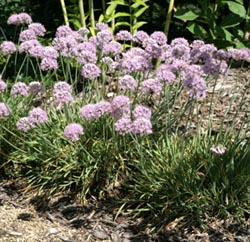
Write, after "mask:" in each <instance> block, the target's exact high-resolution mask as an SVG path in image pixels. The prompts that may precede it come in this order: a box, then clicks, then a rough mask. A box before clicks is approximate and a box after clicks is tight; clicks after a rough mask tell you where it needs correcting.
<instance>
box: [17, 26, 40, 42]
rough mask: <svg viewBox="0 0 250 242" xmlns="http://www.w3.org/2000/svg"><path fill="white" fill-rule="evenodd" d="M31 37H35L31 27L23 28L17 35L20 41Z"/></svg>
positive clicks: (31, 38)
mask: <svg viewBox="0 0 250 242" xmlns="http://www.w3.org/2000/svg"><path fill="white" fill-rule="evenodd" d="M33 39H36V34H35V32H34V31H33V30H32V29H25V30H23V31H22V32H21V33H20V35H19V41H20V42H25V41H28V40H33Z"/></svg>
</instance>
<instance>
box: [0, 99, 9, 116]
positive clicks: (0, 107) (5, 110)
mask: <svg viewBox="0 0 250 242" xmlns="http://www.w3.org/2000/svg"><path fill="white" fill-rule="evenodd" d="M10 114H11V110H10V108H9V107H8V106H7V105H6V104H5V103H0V119H1V118H4V117H7V116H9V115H10Z"/></svg>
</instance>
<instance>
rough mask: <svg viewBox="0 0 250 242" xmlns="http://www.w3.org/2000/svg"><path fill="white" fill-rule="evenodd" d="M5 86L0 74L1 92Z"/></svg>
mask: <svg viewBox="0 0 250 242" xmlns="http://www.w3.org/2000/svg"><path fill="white" fill-rule="evenodd" d="M6 87H7V84H6V83H5V82H4V81H3V80H2V79H1V76H0V93H1V92H3V91H4V90H5V89H6Z"/></svg>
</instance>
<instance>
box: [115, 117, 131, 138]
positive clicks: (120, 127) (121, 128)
mask: <svg viewBox="0 0 250 242" xmlns="http://www.w3.org/2000/svg"><path fill="white" fill-rule="evenodd" d="M114 129H115V131H116V132H118V133H119V134H121V135H125V134H128V133H130V132H131V131H132V120H131V119H130V118H121V119H118V120H117V121H116V122H115V124H114Z"/></svg>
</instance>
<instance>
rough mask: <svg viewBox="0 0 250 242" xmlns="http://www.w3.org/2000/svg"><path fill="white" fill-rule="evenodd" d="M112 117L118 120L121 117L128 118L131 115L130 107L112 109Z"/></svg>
mask: <svg viewBox="0 0 250 242" xmlns="http://www.w3.org/2000/svg"><path fill="white" fill-rule="evenodd" d="M112 117H113V119H115V120H119V119H121V118H130V117H131V110H130V107H122V108H117V109H112Z"/></svg>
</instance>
